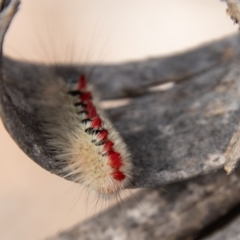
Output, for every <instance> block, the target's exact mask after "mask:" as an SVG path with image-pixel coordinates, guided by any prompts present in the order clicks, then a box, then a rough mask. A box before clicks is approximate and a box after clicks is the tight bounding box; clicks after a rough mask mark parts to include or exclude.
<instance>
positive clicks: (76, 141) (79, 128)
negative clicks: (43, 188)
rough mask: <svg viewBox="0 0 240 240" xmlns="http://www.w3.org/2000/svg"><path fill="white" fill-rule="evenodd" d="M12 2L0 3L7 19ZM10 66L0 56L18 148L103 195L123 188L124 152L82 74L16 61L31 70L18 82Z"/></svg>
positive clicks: (126, 175) (127, 167) (6, 115)
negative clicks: (61, 72)
mask: <svg viewBox="0 0 240 240" xmlns="http://www.w3.org/2000/svg"><path fill="white" fill-rule="evenodd" d="M18 3H19V1H18V0H12V1H11V2H10V4H9V5H6V6H7V8H6V10H11V11H12V15H11V17H13V15H14V14H15V11H16V9H17V8H16V6H17V5H18ZM14 4H15V5H14ZM10 22H11V19H10V20H9V23H10ZM4 27H5V25H4V24H3V25H2V28H4ZM4 30H5V31H6V29H4ZM14 64H15V63H14V62H12V60H5V66H4V68H5V75H4V76H3V78H5V79H7V80H5V81H2V82H1V85H2V86H3V87H2V88H1V93H2V99H1V100H2V101H1V104H2V106H1V107H2V118H3V121H4V124H5V126H6V128H7V130H8V131H9V132H10V134H11V135H12V136H13V137H14V139H15V141H16V142H17V143H18V144H19V146H20V147H21V148H22V149H23V150H24V151H25V152H26V153H27V154H28V155H29V156H30V157H31V158H32V159H33V160H34V161H36V162H37V163H38V164H39V165H41V166H42V167H44V168H45V169H47V170H49V171H51V172H52V173H55V174H57V175H59V176H61V177H64V178H66V179H68V180H71V181H74V182H77V183H81V184H83V185H84V186H86V187H87V188H88V189H90V190H93V191H95V192H97V193H98V194H99V195H101V196H103V197H109V196H111V195H114V194H117V193H118V192H119V191H120V190H121V189H124V188H126V187H127V186H128V184H129V182H130V180H131V176H132V173H131V172H132V164H131V161H130V155H129V152H128V150H127V148H126V145H125V144H124V143H123V141H122V139H121V138H120V136H119V134H118V133H117V132H116V130H115V129H114V128H113V126H112V124H111V123H110V121H109V120H108V119H107V118H106V117H105V115H104V113H103V112H102V111H101V109H100V108H99V107H98V104H97V103H98V100H97V99H95V98H94V93H93V91H92V89H91V87H90V86H89V85H88V84H87V79H86V74H85V73H84V72H82V73H79V74H80V76H79V77H72V75H74V74H71V73H69V74H66V72H65V73H64V74H62V75H61V74H59V66H53V67H46V66H37V68H36V67H35V66H34V67H33V66H31V65H27V64H22V65H21V66H20V65H18V66H20V68H21V70H23V68H24V73H26V72H28V68H29V69H30V68H31V72H32V73H33V71H34V70H35V71H36V72H37V74H36V75H35V77H33V76H30V79H29V74H26V75H27V78H26V79H25V82H21V81H19V74H18V70H19V69H18V67H17V65H14ZM74 76H75V75H74ZM21 77H23V76H21ZM16 79H17V81H15V80H16ZM27 79H28V80H27ZM21 84H22V86H21ZM27 84H29V85H27ZM23 85H26V86H24V87H23ZM27 88H28V89H27ZM26 89H27V90H26ZM25 90H26V91H27V92H28V94H25V95H24V93H23V91H25ZM17 98H19V99H17ZM31 101H32V102H31ZM30 102H31V103H30ZM31 104H32V105H31Z"/></svg>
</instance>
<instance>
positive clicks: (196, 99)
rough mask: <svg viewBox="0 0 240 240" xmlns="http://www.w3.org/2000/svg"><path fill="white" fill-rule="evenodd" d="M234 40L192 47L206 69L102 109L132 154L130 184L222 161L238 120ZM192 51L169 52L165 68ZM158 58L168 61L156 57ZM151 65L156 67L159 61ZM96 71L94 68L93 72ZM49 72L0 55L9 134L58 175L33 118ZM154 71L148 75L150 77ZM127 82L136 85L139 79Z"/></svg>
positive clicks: (155, 182) (195, 171)
mask: <svg viewBox="0 0 240 240" xmlns="http://www.w3.org/2000/svg"><path fill="white" fill-rule="evenodd" d="M239 43H240V40H239V37H238V36H235V37H231V38H228V39H226V40H223V41H221V42H217V43H212V44H210V45H209V46H207V47H203V48H201V50H195V51H193V52H194V54H195V55H194V56H195V59H196V61H195V63H196V65H197V62H198V61H197V60H198V59H202V60H201V61H199V62H200V63H201V62H204V61H206V62H207V61H208V60H209V63H208V64H206V63H205V65H204V64H201V65H204V66H210V67H209V68H208V69H207V70H205V71H202V70H201V71H200V70H199V71H200V72H198V74H196V76H195V75H194V74H193V75H192V76H191V77H189V78H186V79H185V80H184V81H183V79H182V81H179V82H178V83H177V84H175V85H174V87H173V88H171V89H169V90H167V91H165V92H163V91H159V92H155V93H150V92H147V93H146V94H145V95H142V96H141V97H138V98H132V100H131V102H130V104H128V105H126V106H123V107H119V108H116V109H111V110H109V111H108V113H109V115H110V117H111V119H112V120H113V123H114V124H115V126H116V127H117V129H118V130H119V132H120V133H121V134H122V136H123V138H124V139H125V141H126V142H127V144H128V146H129V148H130V151H131V152H132V155H133V163H134V169H135V170H134V178H133V181H132V185H131V186H132V187H146V186H148V187H149V186H151V187H153V186H159V185H162V184H166V183H170V182H174V181H179V180H183V179H187V178H190V177H194V176H197V175H199V174H204V173H208V172H210V171H212V170H215V169H218V168H221V167H222V166H223V164H224V161H225V158H224V152H225V149H226V147H227V145H228V143H229V141H230V139H231V136H232V135H233V133H234V131H235V130H236V128H237V125H238V121H239V113H240V112H239V101H238V99H239V94H240V90H239V88H240V81H239V66H238V60H237V57H239V48H238V47H237V45H238V44H239ZM211 48H213V50H212V51H211ZM216 49H217V50H216ZM205 51H206V52H207V55H206V56H205ZM193 52H191V53H190V54H189V53H187V54H183V55H181V56H179V55H178V56H177V57H176V60H174V57H172V64H173V65H172V66H175V67H173V69H175V70H176V72H178V71H179V68H178V67H177V66H179V65H178V64H180V63H181V66H183V63H186V64H189V63H190V62H194V61H193V60H192V61H190V59H189V58H190V57H189V56H191V57H192V58H193V55H192V54H193ZM210 53H212V56H211V55H210ZM202 56H205V57H202ZM162 61H163V62H164V61H168V60H166V59H165V60H160V62H162ZM143 62H144V61H143ZM143 62H139V63H138V67H137V68H135V71H136V73H138V71H137V69H141V67H140V66H143V65H144V63H143ZM147 62H148V60H147ZM213 62H215V63H214V64H213ZM169 63H170V61H169ZM174 63H175V64H176V65H174ZM129 66H131V64H130V65H129ZM154 66H155V68H156V69H158V67H159V66H158V65H154ZM154 66H152V69H154ZM109 68H110V66H109ZM111 68H112V70H111V71H112V73H113V72H114V71H116V76H118V74H119V72H120V69H121V68H122V71H123V72H124V68H125V66H124V67H122V65H120V66H115V67H114V66H111ZM185 68H187V65H186V67H185ZM72 69H73V68H72ZM79 69H80V68H79ZM99 69H101V67H100V66H99V67H98V71H100V70H99ZM105 69H106V66H102V72H103V73H102V75H100V74H99V75H98V78H97V79H98V80H99V81H100V82H101V79H102V78H104V79H109V78H108V77H107V74H108V71H105ZM129 69H132V71H129V74H133V69H134V68H132V67H129ZM180 69H182V67H181V68H180ZM195 69H202V67H199V68H195ZM52 70H53V69H52ZM70 70H71V69H70V68H68V67H66V68H64V67H62V68H61V69H60V70H59V68H58V69H57V73H58V74H60V75H62V76H64V75H66V74H69V71H70ZM78 71H79V70H77V69H75V70H72V71H71V72H72V74H73V75H74V74H76V73H77V72H78ZM156 71H157V70H156ZM189 71H190V72H191V69H190V70H189ZM49 72H50V73H51V71H50V70H49V68H48V67H47V66H38V65H33V64H29V63H21V62H14V61H13V60H9V59H5V60H4V74H5V77H6V79H7V80H6V81H5V89H7V93H8V96H10V98H11V102H8V103H6V102H5V104H4V107H5V109H7V108H8V107H9V109H10V108H11V109H12V110H9V109H8V110H6V111H5V112H9V113H10V112H11V114H12V115H11V114H10V117H4V115H3V121H4V123H5V125H6V126H7V129H8V130H9V132H10V133H11V135H12V137H13V138H14V139H15V140H16V141H17V143H18V144H19V145H20V146H21V148H22V149H23V150H24V151H25V152H26V153H27V154H28V155H29V156H30V157H31V158H32V159H33V160H35V161H36V162H37V163H38V164H40V165H41V166H42V167H44V168H45V169H47V170H49V171H51V172H53V173H56V174H59V175H61V166H60V165H58V164H59V163H56V162H54V161H53V159H52V158H51V154H50V153H49V152H48V149H47V148H46V146H45V141H44V139H43V138H42V137H41V131H40V130H39V128H38V126H39V124H40V119H37V117H36V112H37V111H38V109H39V108H40V107H47V103H46V102H44V100H45V99H43V96H45V95H44V93H43V94H39V92H40V93H41V82H43V81H49V82H51V81H50V80H49V76H48V75H49ZM195 73H196V71H195ZM19 76H21V77H19ZM70 76H71V75H70ZM100 76H101V77H100ZM158 77H159V76H155V77H154V76H152V79H157V78H158ZM92 79H93V82H94V81H97V80H96V78H92ZM133 79H135V78H134V77H133ZM133 82H134V80H133ZM149 82H150V81H149ZM155 82H156V81H155ZM36 85H37V87H38V92H37V94H36ZM115 85H116V82H115V81H114V80H112V81H110V82H109V85H108V87H106V86H105V89H109V92H111V91H114V89H115ZM118 85H119V88H120V90H119V96H120V95H121V93H122V90H121V89H124V87H125V83H124V82H120V81H119V82H118ZM135 85H136V89H139V86H140V85H141V80H140V82H138V81H137V82H136V84H135ZM150 85H151V86H152V85H153V84H151V83H150V84H149V86H150ZM120 86H121V87H120ZM100 89H101V87H100ZM117 94H118V93H116V95H117ZM10 103H11V104H12V105H11V106H10V105H9V104H10ZM26 133H27V134H26ZM32 146H34V147H32Z"/></svg>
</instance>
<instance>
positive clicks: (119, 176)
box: [112, 171, 125, 181]
mask: <svg viewBox="0 0 240 240" xmlns="http://www.w3.org/2000/svg"><path fill="white" fill-rule="evenodd" d="M112 175H113V177H114V179H116V180H118V181H122V180H124V179H125V175H124V174H123V173H122V172H120V171H118V172H113V174H112Z"/></svg>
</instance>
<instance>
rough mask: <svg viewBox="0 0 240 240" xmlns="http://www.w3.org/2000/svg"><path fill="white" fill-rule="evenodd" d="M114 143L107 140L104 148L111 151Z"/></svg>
mask: <svg viewBox="0 0 240 240" xmlns="http://www.w3.org/2000/svg"><path fill="white" fill-rule="evenodd" d="M113 145H114V143H113V142H111V141H107V142H106V143H105V144H104V147H103V150H104V151H109V150H110V149H111V148H112V147H113Z"/></svg>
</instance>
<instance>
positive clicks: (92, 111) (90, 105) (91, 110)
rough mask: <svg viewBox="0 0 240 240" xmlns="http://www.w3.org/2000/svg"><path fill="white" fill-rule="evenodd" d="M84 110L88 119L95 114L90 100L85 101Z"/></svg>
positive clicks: (95, 111)
mask: <svg viewBox="0 0 240 240" xmlns="http://www.w3.org/2000/svg"><path fill="white" fill-rule="evenodd" d="M85 110H86V111H87V112H88V117H89V118H90V119H91V118H94V117H96V116H97V110H96V108H95V107H94V105H93V103H92V102H91V101H89V102H87V106H86V108H85Z"/></svg>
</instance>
